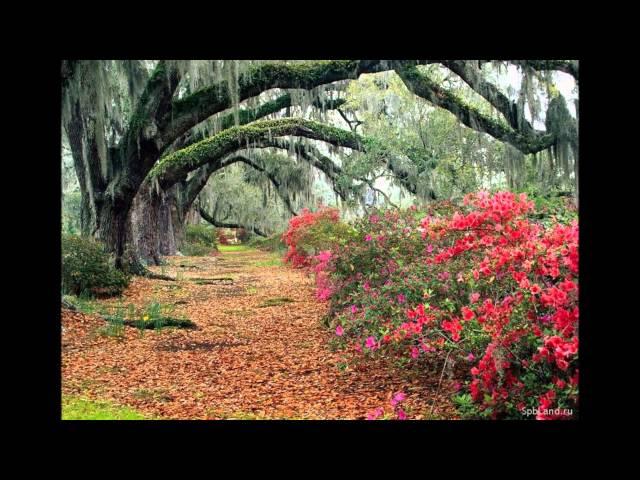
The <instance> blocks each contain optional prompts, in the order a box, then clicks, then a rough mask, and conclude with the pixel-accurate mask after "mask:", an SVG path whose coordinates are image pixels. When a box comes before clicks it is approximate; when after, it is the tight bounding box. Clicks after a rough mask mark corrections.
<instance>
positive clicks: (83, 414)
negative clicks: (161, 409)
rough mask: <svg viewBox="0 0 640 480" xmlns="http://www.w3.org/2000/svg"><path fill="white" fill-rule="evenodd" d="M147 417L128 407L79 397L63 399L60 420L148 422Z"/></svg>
mask: <svg viewBox="0 0 640 480" xmlns="http://www.w3.org/2000/svg"><path fill="white" fill-rule="evenodd" d="M148 419H149V417H147V416H145V415H143V414H142V413H140V412H138V411H136V410H134V409H133V408H130V407H123V406H120V405H116V404H114V403H112V402H108V401H104V400H101V401H97V400H89V399H86V398H80V397H64V398H63V400H62V420H148Z"/></svg>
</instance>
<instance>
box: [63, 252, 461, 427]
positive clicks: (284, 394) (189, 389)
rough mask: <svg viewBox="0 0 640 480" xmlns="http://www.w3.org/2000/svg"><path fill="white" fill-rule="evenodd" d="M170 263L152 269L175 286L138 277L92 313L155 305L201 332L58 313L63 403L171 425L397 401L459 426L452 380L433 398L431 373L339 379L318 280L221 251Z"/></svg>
mask: <svg viewBox="0 0 640 480" xmlns="http://www.w3.org/2000/svg"><path fill="white" fill-rule="evenodd" d="M234 250H235V251H234ZM167 262H168V265H167V266H166V267H162V268H161V267H157V268H155V269H154V270H155V271H156V272H158V273H160V271H161V270H162V271H163V272H164V273H165V274H167V275H170V276H172V277H176V278H177V281H174V282H171V281H163V280H153V279H145V278H135V279H134V280H133V281H132V282H131V285H130V286H129V288H128V289H127V290H126V291H125V293H124V297H123V298H122V299H115V300H114V299H109V300H100V301H97V303H99V304H100V305H101V306H109V305H111V306H114V305H116V304H118V303H124V304H125V305H126V304H130V303H131V304H134V305H136V306H139V307H142V306H143V305H145V304H148V303H149V302H150V301H152V300H156V301H158V302H161V303H162V304H166V305H173V306H174V307H175V312H176V313H178V314H182V315H185V316H186V317H187V318H188V319H190V320H192V321H193V322H195V324H196V325H197V328H195V329H173V328H164V329H160V330H157V331H154V330H146V331H140V330H138V329H137V328H135V327H125V328H124V333H123V334H122V335H121V336H117V337H113V336H103V335H100V333H99V332H100V331H101V329H103V328H104V326H105V324H106V322H105V320H104V319H103V318H101V317H100V316H98V315H86V314H83V313H79V312H71V311H68V310H63V312H62V325H63V327H64V332H63V334H62V389H63V395H64V396H65V397H67V398H69V397H73V398H76V397H77V398H84V399H94V400H99V401H112V402H115V403H116V404H119V405H125V406H129V407H133V408H135V409H136V410H137V411H139V412H141V413H142V414H144V415H145V416H149V417H153V418H166V419H363V418H365V417H366V414H367V413H368V412H370V411H372V410H374V409H375V408H377V407H384V408H385V411H388V412H390V411H391V409H390V407H389V399H390V398H391V395H392V394H393V393H394V392H397V391H404V392H405V393H406V394H407V401H406V404H405V406H406V408H405V409H406V410H407V411H408V413H409V414H410V418H417V419H420V418H425V419H426V418H454V417H455V414H454V408H453V406H452V404H451V402H450V401H449V398H450V395H451V393H452V382H451V381H449V380H447V379H445V380H444V381H443V382H442V385H441V386H440V388H439V389H438V383H439V380H440V374H441V372H440V368H438V367H439V366H437V365H434V368H433V369H431V370H427V371H425V370H424V369H421V370H415V371H414V370H412V369H402V370H400V369H398V368H395V369H391V368H389V367H388V366H385V365H383V364H382V363H380V362H378V361H375V362H372V361H367V362H358V363H356V364H353V363H352V360H350V366H349V367H348V368H346V369H345V368H344V364H345V362H346V360H347V359H352V357H350V355H351V354H349V353H347V352H343V351H337V350H336V349H335V348H334V347H333V342H334V340H335V335H334V334H332V332H330V331H328V329H327V328H326V327H324V326H323V325H322V318H323V316H324V315H325V313H326V306H325V305H324V304H323V303H320V302H318V301H317V300H316V299H315V294H314V285H313V279H312V278H310V277H308V276H307V275H306V274H305V273H304V272H302V271H299V270H294V269H291V268H289V267H286V266H283V265H282V264H281V262H280V261H279V259H278V258H277V257H275V256H274V255H273V254H269V253H265V252H261V251H257V250H250V249H245V248H239V249H225V251H222V252H221V253H220V254H219V255H217V256H210V257H168V258H167ZM212 279H214V280H212ZM347 355H349V357H347ZM341 366H342V368H340V367H341Z"/></svg>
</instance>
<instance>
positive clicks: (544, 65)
mask: <svg viewBox="0 0 640 480" xmlns="http://www.w3.org/2000/svg"><path fill="white" fill-rule="evenodd" d="M509 62H510V63H513V64H514V65H518V66H521V67H525V66H526V67H531V68H533V69H534V70H557V71H559V72H564V73H568V74H569V75H571V76H572V77H573V78H575V80H576V82H577V81H578V80H579V79H580V78H579V77H580V66H579V64H578V62H577V61H575V60H509Z"/></svg>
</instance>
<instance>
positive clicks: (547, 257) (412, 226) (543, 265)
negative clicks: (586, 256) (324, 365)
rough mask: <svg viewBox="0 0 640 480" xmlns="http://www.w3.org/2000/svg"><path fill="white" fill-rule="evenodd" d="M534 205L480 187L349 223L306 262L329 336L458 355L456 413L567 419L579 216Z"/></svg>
mask: <svg viewBox="0 0 640 480" xmlns="http://www.w3.org/2000/svg"><path fill="white" fill-rule="evenodd" d="M537 214H538V212H535V210H534V205H533V202H531V201H530V200H529V199H528V198H527V197H526V195H524V194H522V195H516V194H513V193H511V192H499V193H496V194H493V195H490V194H488V193H486V192H479V193H476V194H471V195H468V196H467V197H466V198H465V201H464V204H463V205H462V206H460V207H457V206H455V205H453V204H451V203H449V202H444V203H440V204H436V205H433V206H432V207H430V208H429V209H427V210H422V211H418V210H417V209H415V208H411V209H407V210H404V211H399V210H389V211H385V212H376V213H375V214H374V215H370V216H368V217H366V218H364V219H361V220H359V221H357V222H355V224H354V228H355V234H354V235H353V236H351V237H349V239H348V241H346V242H343V243H342V244H336V245H334V246H333V248H331V250H330V252H327V251H324V252H322V253H320V254H318V255H316V260H315V266H316V273H317V275H319V277H320V278H321V280H320V281H319V283H318V286H319V292H322V293H321V294H320V293H319V295H320V296H321V297H322V298H324V299H327V300H328V301H329V302H330V304H331V309H332V311H334V312H337V314H336V315H335V317H334V324H335V325H336V333H337V332H338V331H339V332H340V335H339V336H337V338H338V341H339V342H342V344H343V346H344V347H352V348H354V349H356V350H357V351H360V352H362V355H365V356H370V355H383V356H386V357H388V358H405V359H407V360H408V361H410V362H414V363H416V364H417V365H420V364H424V363H429V362H442V359H443V357H444V356H445V355H448V356H451V357H452V359H455V360H456V362H457V363H458V364H463V365H467V366H468V368H467V370H466V373H465V374H464V375H463V376H462V378H460V379H459V381H460V388H459V391H458V393H457V395H456V397H455V401H456V404H457V405H458V408H459V412H460V414H461V416H463V417H468V418H494V419H496V418H517V419H522V418H537V419H541V420H545V419H565V418H575V417H576V415H577V407H578V405H577V403H578V393H579V391H578V385H579V369H578V346H579V340H578V318H579V308H578V225H577V220H575V219H573V220H572V218H574V217H575V215H574V214H571V212H569V214H567V215H566V216H565V218H564V220H565V221H564V223H561V222H558V221H557V220H556V219H554V218H548V217H545V218H544V221H541V220H540V219H539V218H538V215H537ZM338 327H339V330H337V328H338ZM402 415H406V413H404V411H403V414H402ZM378 416H379V415H378Z"/></svg>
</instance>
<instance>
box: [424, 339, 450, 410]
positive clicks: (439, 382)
mask: <svg viewBox="0 0 640 480" xmlns="http://www.w3.org/2000/svg"><path fill="white" fill-rule="evenodd" d="M449 355H451V350H449V353H447V358H445V359H444V365H442V372H441V373H440V380H439V381H438V388H437V389H436V394H435V395H434V397H433V401H432V402H431V410H430V411H429V415H432V414H433V407H434V406H435V403H436V397H437V395H438V393H439V392H440V384H441V383H442V377H444V369H445V368H446V366H447V362H448V361H449Z"/></svg>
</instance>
